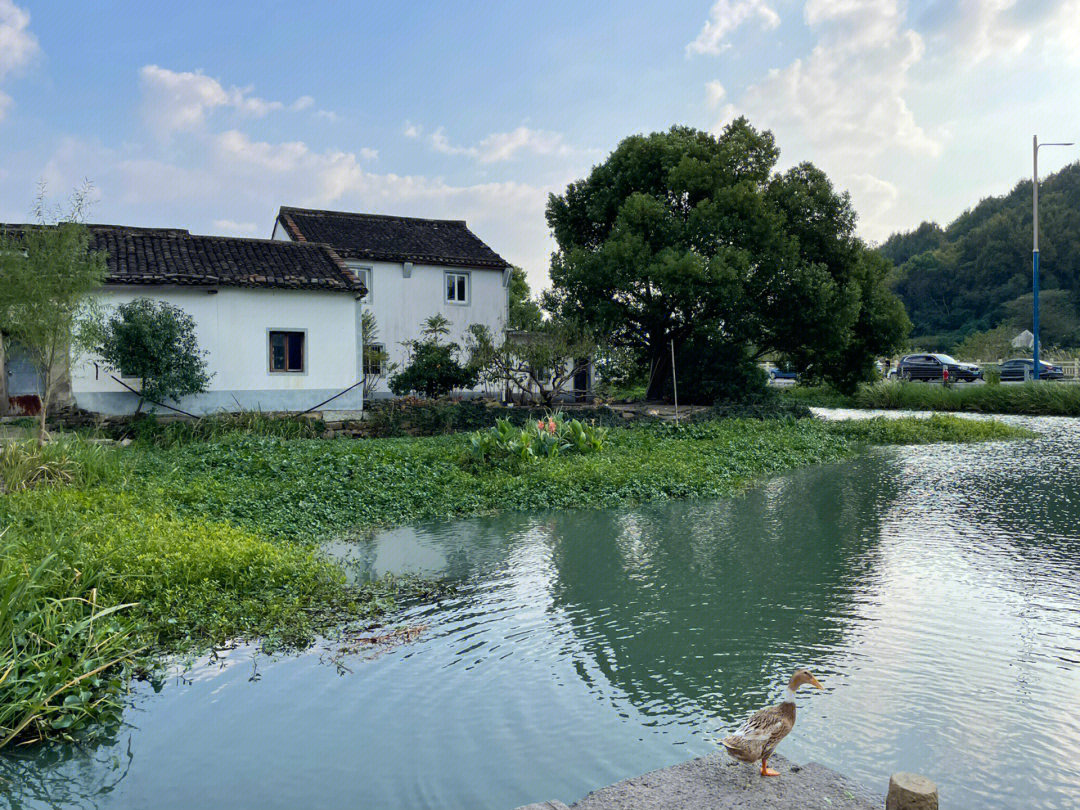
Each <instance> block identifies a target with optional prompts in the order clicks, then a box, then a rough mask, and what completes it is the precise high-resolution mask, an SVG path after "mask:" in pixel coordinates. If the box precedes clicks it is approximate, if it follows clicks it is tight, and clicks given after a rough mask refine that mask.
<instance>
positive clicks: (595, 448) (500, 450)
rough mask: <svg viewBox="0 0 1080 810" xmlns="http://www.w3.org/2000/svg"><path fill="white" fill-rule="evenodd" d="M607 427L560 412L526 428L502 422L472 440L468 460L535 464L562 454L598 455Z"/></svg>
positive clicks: (475, 434) (502, 420)
mask: <svg viewBox="0 0 1080 810" xmlns="http://www.w3.org/2000/svg"><path fill="white" fill-rule="evenodd" d="M606 438H607V428H604V427H600V426H598V425H586V424H582V423H581V422H580V421H579V420H577V419H571V420H569V421H567V419H566V418H565V417H564V416H563V415H562V414H561V413H553V414H548V415H546V416H545V417H544V418H543V419H540V420H537V421H536V422H535V423H531V424H529V425H527V426H526V427H521V428H519V427H516V426H515V425H513V424H512V423H511V422H510V421H508V420H506V419H500V420H499V421H498V422H497V423H496V424H495V426H494V427H492V428H489V429H488V430H478V431H476V433H474V434H473V435H472V436H471V437H470V439H469V448H468V450H469V459H470V460H471V461H473V462H476V463H480V464H483V463H485V462H488V461H503V460H514V461H517V462H522V461H533V460H535V459H539V458H554V457H556V456H558V455H560V454H562V453H599V452H600V451H601V450H603V448H604V440H605V439H606Z"/></svg>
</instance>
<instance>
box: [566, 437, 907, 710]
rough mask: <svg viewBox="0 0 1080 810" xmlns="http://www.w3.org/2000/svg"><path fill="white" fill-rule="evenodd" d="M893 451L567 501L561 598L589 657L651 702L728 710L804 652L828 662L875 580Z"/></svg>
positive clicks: (764, 688)
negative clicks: (713, 489) (703, 488)
mask: <svg viewBox="0 0 1080 810" xmlns="http://www.w3.org/2000/svg"><path fill="white" fill-rule="evenodd" d="M894 467H895V462H894V460H892V459H891V458H890V456H889V455H887V454H877V453H875V454H870V455H867V456H864V457H862V458H860V459H858V460H856V461H855V462H851V463H848V464H844V465H832V466H827V467H815V468H808V469H804V470H800V471H796V472H794V473H789V474H786V475H783V476H781V477H778V478H776V479H774V480H771V481H768V482H766V483H764V484H762V485H760V486H756V487H754V488H753V489H751V490H750V491H749V492H748V493H747V494H746V495H745V496H743V497H740V498H733V499H728V500H724V501H717V502H709V503H700V502H699V503H695V502H688V503H667V504H654V505H649V506H645V507H642V508H639V509H635V510H632V511H630V512H623V513H619V512H612V511H607V512H596V513H581V512H578V513H565V514H563V515H559V516H553V517H552V518H551V522H550V528H551V531H552V535H553V542H554V548H555V551H554V560H555V565H556V568H557V579H556V582H555V585H554V589H555V594H554V596H555V603H554V604H555V607H556V608H557V609H559V610H561V611H563V612H564V613H565V615H566V616H567V618H568V621H569V623H570V626H571V627H572V628H573V633H574V636H575V638H576V640H577V641H578V642H579V644H580V645H581V647H582V648H583V649H584V651H585V653H586V656H585V658H586V660H585V661H583V662H582V664H581V666H579V669H578V671H579V672H580V673H582V675H583V677H585V678H586V679H588V678H589V677H590V675H589V671H590V665H591V664H595V669H596V670H597V671H599V672H600V673H602V674H603V676H604V677H605V678H606V679H607V680H609V681H610V682H611V683H612V684H613V685H615V686H616V687H617V688H618V689H619V690H620V691H622V692H624V693H625V694H626V695H627V696H628V697H629V698H630V700H631V701H632V702H633V703H634V705H635V706H636V707H637V708H638V709H640V710H641V711H643V712H645V713H646V714H652V715H656V716H657V719H658V721H661V716H671V715H675V717H676V719H677V720H678V721H679V722H691V723H699V722H702V719H703V718H702V717H701V714H702V710H703V709H706V710H707V712H706V713H707V714H711V715H714V716H719V717H720V718H722V719H723V720H725V721H727V720H730V719H732V718H733V717H736V716H741V715H742V714H743V713H744V712H745V711H746V710H747V709H748V708H750V707H752V706H757V705H758V704H760V703H761V702H762V701H764V700H767V699H769V698H770V697H775V694H773V692H772V688H773V687H774V686H775V685H776V684H778V683H781V682H782V681H784V680H786V678H787V677H788V676H789V675H790V673H791V671H792V670H794V669H795V668H796V667H798V666H809V667H811V668H812V669H816V670H818V671H819V673H820V672H826V673H827V672H828V662H829V660H830V658H831V656H832V655H833V653H834V652H835V650H836V649H837V648H838V647H839V646H840V645H841V644H842V643H844V641H845V632H846V628H847V626H848V624H849V620H850V618H851V617H852V616H853V615H856V614H857V613H858V611H859V600H860V599H862V598H865V597H866V596H867V595H869V594H872V593H873V591H874V588H875V558H876V551H877V548H878V545H879V530H880V520H881V515H882V512H883V511H884V510H885V509H886V508H887V507H888V506H889V504H890V503H891V502H892V501H893V500H894V499H895V497H896V494H897V493H896V476H895V475H894Z"/></svg>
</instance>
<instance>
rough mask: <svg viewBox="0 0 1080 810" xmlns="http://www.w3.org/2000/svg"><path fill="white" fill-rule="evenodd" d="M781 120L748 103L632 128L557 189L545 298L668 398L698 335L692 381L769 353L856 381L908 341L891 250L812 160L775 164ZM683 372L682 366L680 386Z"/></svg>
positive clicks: (651, 393) (735, 369)
mask: <svg viewBox="0 0 1080 810" xmlns="http://www.w3.org/2000/svg"><path fill="white" fill-rule="evenodd" d="M778 157H779V150H778V149H777V147H776V143H775V140H774V138H773V135H772V133H771V132H768V131H758V130H756V129H754V128H753V127H752V126H751V125H750V124H749V123H748V122H747V121H746V119H744V118H739V119H737V120H735V121H733V122H732V123H731V124H729V125H728V126H727V127H726V128H725V129H724V131H723V132H722V133H721V134H720V135H719V136H714V135H712V134H710V133H708V132H701V131H698V130H695V129H691V128H689V127H673V128H672V129H671V130H669V131H668V132H657V133H652V134H651V135H635V136H632V137H629V138H626V139H625V140H624V141H622V142H621V143H620V144H619V145H618V146H617V147H616V149H615V151H614V152H612V153H611V155H610V156H609V157H608V158H607V160H605V161H604V162H603V163H601V164H600V165H598V166H596V167H594V168H593V170H592V171H591V172H590V174H589V176H588V177H587V178H585V179H583V180H580V181H578V182H575V183H572V184H571V185H570V186H569V187H568V188H567V189H566V191H565V193H563V194H562V195H560V196H556V195H554V194H553V195H551V196H550V197H549V200H548V207H547V220H548V224H549V225H550V226H551V229H552V232H553V234H554V236H555V240H556V244H557V251H556V252H555V254H554V256H553V258H552V265H551V280H552V290H551V292H550V294H549V295H548V298H547V299H546V303H547V304H548V305H549V306H551V307H553V308H555V309H556V310H558V311H559V312H560V313H561V314H562V315H563V316H564V317H569V318H574V319H580V320H581V321H583V322H584V323H585V324H586V325H587V326H588V328H589V329H590V330H591V331H593V332H594V333H596V334H602V335H605V336H607V337H608V339H609V340H610V341H611V343H612V345H613V346H615V347H622V348H626V349H629V350H631V351H633V352H634V353H635V354H636V355H637V356H638V358H639V362H640V363H641V364H642V366H643V367H645V368H647V369H648V370H649V386H648V392H647V396H648V397H649V398H658V397H659V396H660V395H661V394H662V393H663V391H664V387H665V385H666V384H667V383H668V380H669V379H670V374H671V366H670V363H671V356H672V350H673V349H674V351H675V354H676V355H678V354H679V353H680V352H682V351H683V350H689V349H690V347H693V354H692V356H691V357H690V358H689V359H690V360H692V361H693V362H695V363H697V364H698V366H699V368H698V369H697V370H696V371H695V379H692V380H688V382H691V383H692V384H698V383H700V382H702V380H703V379H704V378H705V377H708V376H710V375H712V376H725V375H731V376H732V377H735V378H744V379H745V378H747V375H746V373H745V372H746V369H747V368H749V367H750V366H752V365H753V363H754V362H755V361H756V360H758V359H760V358H761V357H763V356H764V355H766V354H776V353H779V354H783V355H786V356H789V357H791V358H793V359H794V360H796V362H797V363H798V364H799V365H800V366H801V367H803V368H804V369H806V370H808V371H810V372H811V373H812V374H815V375H817V376H820V377H823V378H827V379H830V380H832V381H833V382H836V383H838V384H840V385H842V386H844V387H851V386H853V385H854V383H855V382H857V381H858V380H860V379H864V378H868V377H869V375H870V374H871V370H872V368H873V361H874V358H875V356H877V355H879V354H885V353H888V352H891V351H892V350H893V349H895V348H897V347H898V345H899V343H900V341H901V340H902V339H903V337H904V335H905V331H906V328H907V318H906V316H905V314H904V312H903V308H902V307H901V305H900V304H899V301H898V300H897V299H896V298H895V296H893V295H892V293H891V292H890V291H889V290H888V289H887V287H886V286H885V281H886V279H885V276H886V273H887V270H888V266H889V265H888V263H887V262H885V261H883V260H880V259H879V258H877V257H875V256H874V255H872V254H871V253H870V252H869V251H868V249H867V248H866V246H865V245H863V243H862V242H861V241H860V240H859V239H857V238H856V236H855V213H854V211H853V209H852V207H851V201H850V199H849V197H848V195H847V194H846V193H844V194H838V193H837V192H836V191H835V190H834V189H833V187H832V185H831V184H830V182H829V180H828V178H827V177H826V176H825V174H824V173H823V172H821V171H820V170H818V169H816V168H815V167H814V166H812V165H811V164H808V163H806V164H801V165H799V166H796V167H795V168H793V169H791V170H789V171H787V172H784V173H782V174H781V173H777V172H776V170H775V167H776V162H777V159H778ZM681 393H682V382H681V381H680V394H681Z"/></svg>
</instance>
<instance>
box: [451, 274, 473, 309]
mask: <svg viewBox="0 0 1080 810" xmlns="http://www.w3.org/2000/svg"><path fill="white" fill-rule="evenodd" d="M446 300H447V302H448V303H451V304H467V303H469V274H468V273H447V274H446Z"/></svg>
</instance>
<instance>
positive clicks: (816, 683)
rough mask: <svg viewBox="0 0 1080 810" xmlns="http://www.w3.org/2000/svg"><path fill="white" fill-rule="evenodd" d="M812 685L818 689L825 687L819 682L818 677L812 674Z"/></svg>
mask: <svg viewBox="0 0 1080 810" xmlns="http://www.w3.org/2000/svg"><path fill="white" fill-rule="evenodd" d="M810 685H811V686H813V687H815V688H817V689H824V688H825V687H824V686H822V685H821V684H820V683H818V679H817V678H815V677H814V676H813V675H811V676H810Z"/></svg>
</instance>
